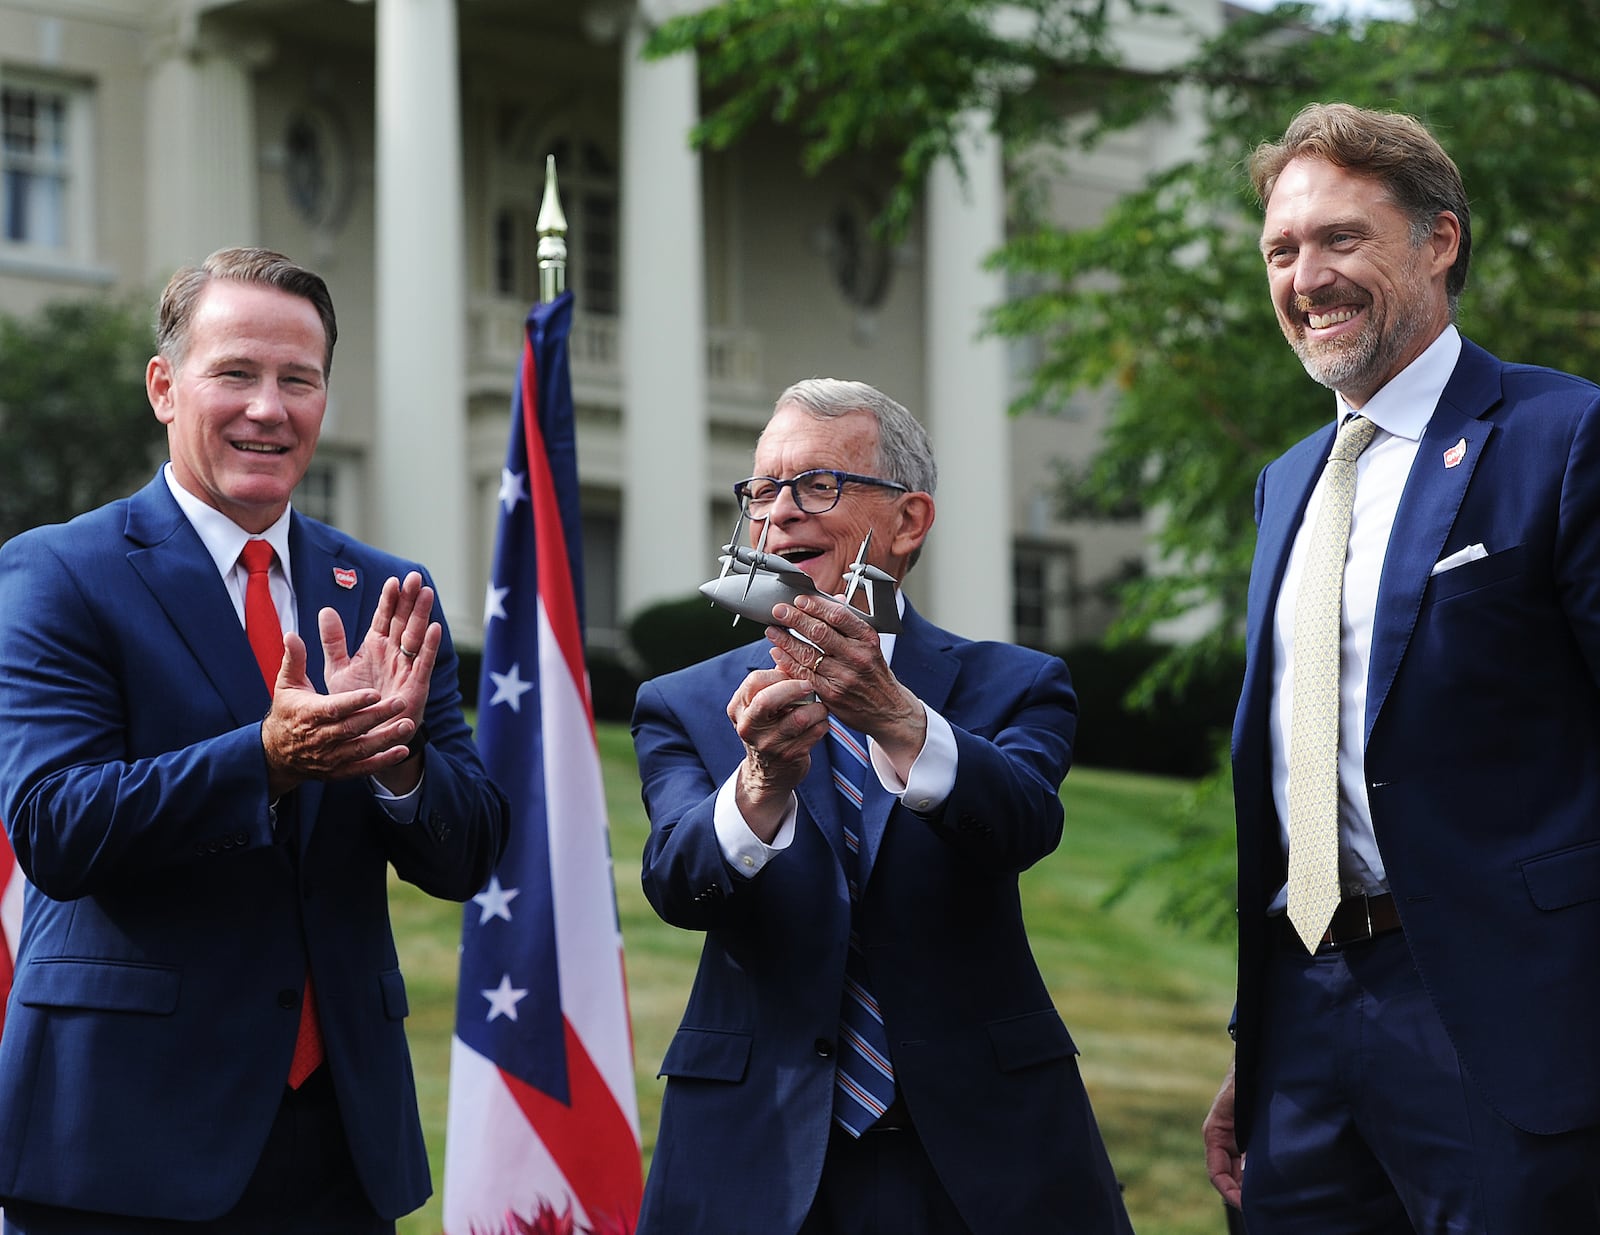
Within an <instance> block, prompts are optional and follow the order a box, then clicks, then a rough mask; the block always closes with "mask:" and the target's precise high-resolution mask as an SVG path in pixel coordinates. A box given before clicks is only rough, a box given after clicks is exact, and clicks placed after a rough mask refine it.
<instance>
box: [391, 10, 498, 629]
mask: <svg viewBox="0 0 1600 1235" xmlns="http://www.w3.org/2000/svg"><path fill="white" fill-rule="evenodd" d="M459 74H460V69H459V64H458V56H457V48H456V4H455V0H378V5H377V194H376V196H377V271H376V278H375V280H374V286H375V288H376V306H375V321H376V339H377V373H376V375H375V382H374V389H375V391H376V407H375V411H374V423H373V454H372V479H373V486H374V492H375V494H376V503H375V508H374V519H373V524H372V527H371V529H370V531H371V535H370V537H369V539H371V540H372V541H373V542H374V543H376V544H378V545H380V546H382V547H383V548H385V549H389V550H391V551H393V552H395V553H400V554H404V555H405V556H407V557H410V558H415V559H417V560H419V561H421V562H423V563H424V564H425V565H426V566H427V567H428V569H429V571H430V572H431V573H432V574H433V576H434V580H435V582H436V583H437V584H438V589H439V595H440V597H441V598H442V599H443V601H444V602H445V604H446V606H447V616H448V617H449V620H450V622H451V625H452V626H453V627H454V628H455V629H454V633H455V638H456V639H457V640H466V641H468V642H476V641H477V638H478V637H479V635H480V634H481V623H482V598H481V597H478V596H469V595H467V585H468V583H467V581H468V579H469V578H470V576H471V572H470V571H469V569H468V562H469V561H470V557H469V548H470V545H469V541H468V517H467V516H468V504H469V501H470V500H471V495H470V490H469V486H468V476H467V412H466V394H465V390H466V292H465V279H466V273H465V272H466V245H465V239H464V232H463V227H464V224H463V221H462V213H463V208H462V200H461V193H462V188H461V185H462V180H461V95H460V81H459Z"/></svg>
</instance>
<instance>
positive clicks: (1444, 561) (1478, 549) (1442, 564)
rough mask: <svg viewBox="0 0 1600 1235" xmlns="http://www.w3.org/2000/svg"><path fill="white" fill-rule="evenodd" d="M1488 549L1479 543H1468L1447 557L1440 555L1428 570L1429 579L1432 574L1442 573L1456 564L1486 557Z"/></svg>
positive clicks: (1461, 564)
mask: <svg viewBox="0 0 1600 1235" xmlns="http://www.w3.org/2000/svg"><path fill="white" fill-rule="evenodd" d="M1488 556H1489V551H1488V550H1487V549H1485V548H1484V547H1483V546H1482V545H1481V544H1477V545H1468V546H1467V547H1466V548H1465V549H1457V550H1456V551H1455V552H1454V553H1452V554H1451V555H1450V556H1449V557H1442V558H1440V559H1439V561H1438V562H1437V563H1436V564H1435V565H1434V568H1433V569H1432V570H1430V571H1429V572H1428V577H1429V578H1430V579H1431V578H1432V577H1433V576H1434V575H1442V574H1444V572H1445V571H1447V570H1454V569H1455V568H1456V567H1457V566H1465V565H1466V564H1467V563H1468V562H1476V561H1477V560H1478V559H1479V558H1481V557H1488Z"/></svg>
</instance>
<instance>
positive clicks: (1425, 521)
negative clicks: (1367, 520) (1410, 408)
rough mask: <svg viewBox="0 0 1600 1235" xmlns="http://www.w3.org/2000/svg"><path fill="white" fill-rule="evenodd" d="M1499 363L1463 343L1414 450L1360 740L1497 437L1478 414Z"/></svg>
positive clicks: (1491, 402)
mask: <svg viewBox="0 0 1600 1235" xmlns="http://www.w3.org/2000/svg"><path fill="white" fill-rule="evenodd" d="M1497 366H1498V362H1497V361H1496V360H1495V359H1494V358H1493V357H1492V356H1490V355H1489V354H1488V353H1487V352H1485V351H1484V350H1483V349H1482V348H1479V347H1476V346H1474V345H1473V344H1471V343H1469V342H1467V341H1466V340H1463V341H1462V344H1461V358H1460V360H1459V361H1458V362H1457V364H1456V371H1455V372H1454V373H1453V374H1451V377H1450V381H1449V382H1448V383H1447V384H1446V386H1445V389H1444V394H1443V395H1442V396H1441V397H1440V399H1439V405H1438V407H1436V408H1435V409H1434V412H1433V416H1432V418H1431V419H1430V420H1429V421H1428V427H1427V428H1426V429H1425V430H1424V431H1423V434H1422V441H1421V443H1420V444H1419V445H1418V447H1417V458H1416V462H1415V463H1413V464H1412V466H1411V475H1410V476H1409V477H1407V479H1406V487H1405V491H1404V492H1403V493H1402V494H1401V496H1400V506H1399V509H1398V510H1397V511H1396V512H1395V519H1394V526H1395V529H1396V534H1395V535H1392V536H1391V537H1390V540H1389V546H1388V549H1387V551H1386V553H1385V555H1384V561H1383V574H1382V576H1381V578H1380V579H1379V582H1378V607H1377V615H1376V618H1375V623H1374V626H1373V631H1372V663H1371V665H1370V667H1369V669H1368V673H1367V716H1366V732H1365V734H1364V735H1363V741H1365V740H1366V739H1367V738H1370V737H1371V736H1372V727H1373V724H1374V722H1375V721H1376V720H1377V717H1378V713H1379V711H1380V710H1381V709H1382V707H1383V703H1384V700H1385V699H1386V698H1387V697H1388V694H1389V687H1390V686H1391V685H1392V684H1393V682H1394V678H1395V674H1396V673H1397V672H1398V671H1399V669H1400V662H1401V660H1402V659H1403V658H1404V656H1405V650H1406V645H1407V644H1408V643H1409V642H1410V641H1411V632H1412V631H1413V630H1414V629H1415V627H1416V620H1417V613H1418V611H1419V610H1420V609H1421V607H1422V593H1423V591H1424V589H1426V588H1427V586H1428V579H1429V577H1430V573H1431V572H1432V570H1433V566H1434V563H1436V562H1437V561H1438V560H1439V559H1440V558H1441V557H1442V556H1443V555H1444V546H1445V543H1446V541H1447V539H1448V538H1449V535H1450V529H1451V527H1452V526H1453V525H1454V524H1455V520H1456V514H1457V513H1458V512H1459V511H1460V509H1461V502H1462V499H1463V498H1465V497H1466V493H1467V485H1468V484H1469V483H1470V482H1471V480H1472V475H1473V472H1474V471H1476V470H1477V466H1478V460H1479V459H1481V458H1482V457H1483V448H1484V447H1485V446H1486V445H1487V444H1488V442H1489V439H1490V438H1491V437H1493V436H1494V431H1495V426H1494V425H1493V424H1486V423H1484V422H1483V420H1482V419H1480V418H1481V417H1482V416H1483V415H1484V413H1486V412H1487V411H1489V410H1490V409H1491V408H1492V407H1494V406H1495V405H1496V404H1498V403H1499V402H1500V398H1501V395H1500V377H1499V372H1498V367H1497ZM1402 529H1403V531H1402Z"/></svg>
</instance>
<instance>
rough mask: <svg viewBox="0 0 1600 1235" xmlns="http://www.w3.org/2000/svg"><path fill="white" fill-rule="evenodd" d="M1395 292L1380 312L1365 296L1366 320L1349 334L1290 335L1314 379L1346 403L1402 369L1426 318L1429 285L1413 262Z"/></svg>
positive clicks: (1301, 304) (1308, 301)
mask: <svg viewBox="0 0 1600 1235" xmlns="http://www.w3.org/2000/svg"><path fill="white" fill-rule="evenodd" d="M1395 291H1396V296H1395V298H1394V299H1393V300H1392V301H1391V302H1390V304H1389V305H1387V306H1385V311H1384V312H1383V314H1382V315H1379V314H1377V313H1375V312H1374V309H1375V308H1376V302H1375V301H1374V300H1373V299H1372V297H1371V296H1370V295H1368V296H1367V297H1366V306H1365V309H1364V312H1365V315H1366V316H1365V319H1364V320H1363V322H1362V325H1361V329H1360V330H1359V331H1358V332H1357V333H1355V334H1353V335H1349V336H1346V337H1343V338H1339V339H1334V340H1332V341H1331V342H1327V343H1314V342H1312V341H1311V340H1309V339H1307V338H1306V336H1305V334H1304V333H1303V329H1302V330H1297V331H1296V332H1295V333H1293V334H1291V335H1290V336H1289V344H1290V346H1291V347H1293V348H1294V354H1295V355H1296V356H1298V357H1299V358H1300V363H1301V365H1302V366H1304V368H1305V371H1306V373H1307V374H1308V375H1310V377H1311V380H1312V381H1314V382H1317V383H1319V384H1320V385H1323V386H1326V387H1328V389H1329V390H1335V391H1338V392H1339V393H1340V394H1341V395H1343V396H1344V397H1345V399H1346V401H1347V402H1349V401H1352V400H1355V401H1357V402H1358V404H1359V403H1364V402H1366V400H1367V399H1369V398H1371V397H1372V395H1373V394H1374V393H1375V392H1376V391H1377V390H1378V389H1379V388H1381V387H1382V386H1383V385H1384V383H1386V382H1387V381H1388V380H1389V379H1390V378H1392V377H1393V376H1394V375H1395V374H1396V373H1398V372H1399V371H1400V369H1401V368H1402V367H1403V362H1405V361H1406V358H1407V357H1408V356H1412V355H1413V348H1414V346H1415V344H1416V342H1417V339H1418V337H1419V336H1420V335H1421V333H1422V331H1423V330H1424V329H1425V328H1426V326H1427V325H1428V321H1429V317H1428V314H1427V313H1426V312H1425V308H1426V306H1427V303H1428V295H1429V290H1428V286H1427V283H1426V280H1425V279H1424V278H1423V277H1422V273H1421V270H1420V269H1419V266H1418V264H1417V263H1412V264H1411V265H1410V266H1409V267H1408V268H1407V269H1406V270H1405V272H1404V274H1403V275H1402V277H1401V278H1400V279H1399V280H1398V283H1397V286H1396V288H1395ZM1348 300H1349V297H1348V296H1343V295H1341V296H1335V297H1331V298H1328V303H1329V304H1340V303H1347V302H1348ZM1294 307H1295V308H1296V309H1297V310H1299V311H1300V313H1306V312H1310V311H1313V310H1315V309H1318V308H1322V307H1326V306H1325V305H1323V304H1320V303H1319V302H1318V301H1317V300H1316V299H1313V298H1309V297H1306V298H1301V299H1299V300H1297V301H1296V303H1295V305H1294ZM1391 314H1392V320H1391ZM1295 320H1296V321H1298V320H1300V319H1299V318H1298V317H1297V318H1296V319H1295Z"/></svg>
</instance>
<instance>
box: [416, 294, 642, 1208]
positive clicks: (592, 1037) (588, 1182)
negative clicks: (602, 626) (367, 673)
mask: <svg viewBox="0 0 1600 1235" xmlns="http://www.w3.org/2000/svg"><path fill="white" fill-rule="evenodd" d="M571 324H572V294H571V293H570V292H565V293H563V294H562V295H560V296H558V297H557V298H556V299H555V300H553V301H551V302H550V303H549V304H546V305H540V306H538V307H536V308H535V309H534V310H533V311H532V312H531V313H530V314H529V315H528V322H527V342H526V344H525V346H524V348H523V355H522V368H521V373H520V378H519V380H518V382H517V385H516V389H515V390H514V391H513V393H512V399H511V441H510V445H509V447H508V448H507V450H506V464H505V468H504V470H503V471H502V472H501V474H500V527H499V533H498V536H497V544H496V548H495V561H494V575H493V577H492V578H491V580H490V582H489V591H488V595H487V597H486V598H485V603H484V647H483V677H482V682H481V685H480V688H479V694H478V731H477V737H478V746H479V749H480V751H481V752H482V754H483V760H484V763H485V765H486V766H487V767H488V770H489V773H490V775H491V776H493V777H494V778H495V779H496V781H498V782H499V784H500V786H501V787H502V788H503V789H504V790H505V792H506V795H507V797H509V798H510V800H511V813H512V830H511V840H510V843H509V844H508V845H507V846H506V853H505V857H504V858H503V859H502V861H501V863H500V866H499V868H498V869H497V870H496V872H495V874H494V875H493V877H492V878H490V880H489V883H488V886H487V887H485V888H484V889H483V891H482V892H480V893H479V894H478V895H477V896H476V897H474V898H473V900H472V901H471V902H469V903H468V904H467V906H466V912H465V915H464V920H463V923H462V932H461V979H460V986H459V989H458V993H457V996H456V1033H455V1039H454V1041H453V1043H452V1047H451V1060H450V1115H449V1123H448V1127H447V1130H446V1136H445V1171H444V1221H445V1231H446V1232H447V1235H474V1233H477V1235H486V1233H488V1232H496V1233H498V1232H502V1231H509V1232H516V1231H521V1230H524V1229H535V1230H537V1229H542V1224H538V1219H540V1218H541V1217H543V1218H545V1219H546V1220H547V1221H549V1220H551V1219H565V1218H568V1217H569V1216H570V1218H571V1220H572V1224H573V1227H574V1228H575V1229H576V1230H578V1231H586V1232H594V1233H595V1235H613V1233H615V1232H624V1231H632V1229H633V1227H634V1224H635V1222H636V1220H637V1218H638V1213H639V1199H640V1195H641V1193H642V1191H643V1184H642V1171H641V1165H640V1152H639V1112H638V1104H637V1101H636V1098H635V1094H634V1075H633V1042H632V1035H631V1032H630V1029H629V1022H628V1005H627V993H626V989H625V984H624V979H623V970H622V939H621V934H620V931H619V928H618V925H617V908H616V892H615V888H614V885H613V883H612V874H611V855H610V845H609V839H608V836H607V831H606V810H605V800H604V797H603V795H602V791H601V780H600V758H599V753H598V751H597V749H596V746H595V733H594V713H593V708H592V706H591V704H590V700H589V686H588V677H587V674H586V671H585V669H584V660H583V636H582V631H583V619H582V614H581V599H580V598H581V596H582V592H583V570H582V553H581V546H582V542H581V540H580V538H579V522H578V468H577V449H576V441H575V429H574V424H573V409H572V380H571V373H570V371H569V369H568V361H567V334H568V331H569V330H570V328H571ZM551 1225H552V1229H554V1227H555V1226H558V1225H559V1226H565V1223H558V1222H555V1223H552V1224H551Z"/></svg>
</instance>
